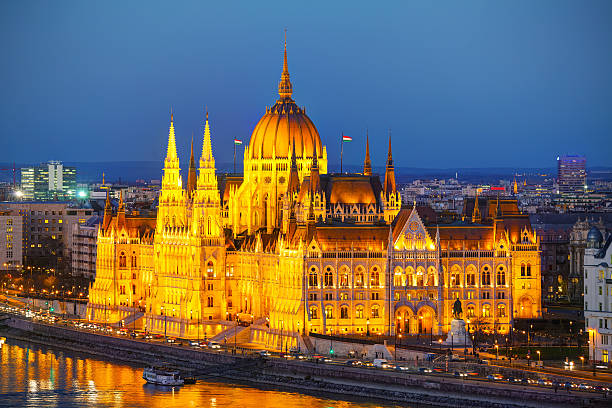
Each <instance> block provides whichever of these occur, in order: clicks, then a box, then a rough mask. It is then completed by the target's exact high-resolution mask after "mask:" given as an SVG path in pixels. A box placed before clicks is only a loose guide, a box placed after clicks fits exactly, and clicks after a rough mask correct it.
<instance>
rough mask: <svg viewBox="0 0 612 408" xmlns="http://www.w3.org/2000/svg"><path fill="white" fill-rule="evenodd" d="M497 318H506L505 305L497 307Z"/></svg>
mask: <svg viewBox="0 0 612 408" xmlns="http://www.w3.org/2000/svg"><path fill="white" fill-rule="evenodd" d="M497 317H506V305H504V304H499V305H497Z"/></svg>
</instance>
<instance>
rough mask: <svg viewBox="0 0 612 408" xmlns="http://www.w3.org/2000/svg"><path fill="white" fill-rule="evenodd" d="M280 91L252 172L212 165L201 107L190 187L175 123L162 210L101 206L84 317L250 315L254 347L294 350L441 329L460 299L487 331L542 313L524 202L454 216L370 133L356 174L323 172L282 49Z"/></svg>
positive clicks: (215, 322) (468, 208)
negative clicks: (323, 337)
mask: <svg viewBox="0 0 612 408" xmlns="http://www.w3.org/2000/svg"><path fill="white" fill-rule="evenodd" d="M278 93H279V98H278V100H277V101H276V103H275V104H274V105H273V106H272V107H270V108H267V109H266V113H265V115H264V116H263V117H262V118H261V120H260V121H259V123H258V124H257V125H256V127H255V129H254V130H253V133H252V136H251V138H250V142H249V144H248V145H247V146H246V148H245V151H244V172H243V174H242V175H236V174H231V175H219V174H217V173H216V169H215V158H214V156H213V149H212V140H213V135H212V133H211V130H210V125H209V120H208V115H207V117H206V122H205V130H204V135H203V146H202V151H201V154H200V159H199V164H198V165H197V166H196V163H195V160H194V153H193V144H192V149H191V160H190V163H189V168H188V172H187V182H186V183H185V182H184V181H183V178H182V176H181V169H180V165H179V159H178V155H177V149H176V139H175V138H176V136H175V131H174V123H173V117H172V116H171V118H170V130H169V136H168V149H167V154H166V158H165V161H164V167H163V177H162V186H161V191H160V195H159V206H158V210H157V214H156V217H155V218H144V217H141V216H138V215H135V214H134V215H132V214H129V213H126V210H125V205H124V203H123V200H120V203H119V207H118V209H117V211H116V212H114V211H113V209H112V207H111V205H110V202H109V201H108V200H107V205H106V208H105V211H104V221H103V223H102V224H101V226H100V229H99V232H98V238H97V251H98V252H97V266H96V278H95V282H94V283H93V284H92V285H91V287H90V290H89V304H88V307H87V317H88V318H89V319H91V320H93V321H97V322H102V323H108V324H119V323H120V322H123V323H124V324H126V322H130V321H133V320H135V319H138V325H139V327H141V328H143V329H144V330H146V331H149V332H153V333H161V334H164V333H166V334H167V335H169V336H178V337H182V338H194V339H195V338H204V337H205V336H207V337H208V338H211V337H212V336H215V335H218V334H219V333H223V332H224V330H227V329H229V328H232V327H233V326H234V325H236V321H237V320H238V319H242V320H245V316H246V319H247V320H248V318H249V317H250V319H251V321H252V323H253V324H252V325H251V327H250V334H249V336H250V337H249V339H248V341H250V342H253V343H260V344H263V345H268V346H276V345H278V344H281V345H282V344H285V345H286V347H287V346H288V347H291V346H293V345H295V344H297V343H298V339H299V336H300V335H305V334H308V333H313V332H314V333H323V334H334V335H342V334H351V335H355V334H364V335H365V334H374V335H375V334H383V335H395V334H398V333H401V334H404V335H414V334H434V335H437V334H444V333H446V332H448V330H449V328H450V322H451V320H452V319H453V316H452V309H453V303H454V302H455V300H456V299H460V300H461V302H462V305H463V311H464V313H463V315H464V316H463V318H464V319H465V320H466V321H469V323H471V324H472V327H474V328H478V329H482V330H490V331H496V332H500V333H507V332H508V331H509V330H510V329H511V328H512V325H513V322H514V319H517V318H537V317H540V316H541V307H540V305H541V301H540V246H539V237H537V236H536V233H535V231H534V230H533V229H532V228H531V225H530V223H529V218H528V216H527V215H525V214H521V213H520V211H519V210H518V207H517V203H516V201H515V200H512V199H500V198H497V199H495V198H493V199H491V198H489V199H484V198H480V199H479V197H478V196H476V197H473V198H469V199H466V202H465V205H464V209H463V214H461V216H460V217H457V218H455V219H453V220H448V219H447V218H446V217H444V216H442V215H441V214H437V213H436V212H435V211H433V210H432V209H430V208H427V207H417V206H416V205H413V204H412V203H410V204H408V203H402V200H401V196H400V194H399V192H398V189H397V186H396V182H395V171H394V165H393V157H392V151H391V139H389V150H388V155H387V160H386V166H385V174H384V177H383V176H379V175H378V174H374V173H373V172H372V165H371V162H370V157H369V146H368V143H369V141H366V146H365V160H364V165H363V171H362V172H361V173H350V174H347V173H342V174H329V173H328V172H327V163H328V162H327V150H326V148H325V146H324V145H323V143H322V141H321V138H320V136H319V133H318V132H317V129H316V127H315V125H314V123H313V122H312V121H311V120H310V118H309V117H308V116H307V115H306V109H305V108H304V107H300V106H298V105H297V104H296V103H295V102H294V100H293V99H292V94H293V89H292V84H291V81H290V78H289V71H288V67H287V49H286V45H285V54H284V65H283V71H282V75H281V81H280V83H279V86H278ZM469 323H468V324H469ZM127 324H129V323H127Z"/></svg>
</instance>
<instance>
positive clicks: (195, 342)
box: [189, 340, 200, 348]
mask: <svg viewBox="0 0 612 408" xmlns="http://www.w3.org/2000/svg"><path fill="white" fill-rule="evenodd" d="M189 346H190V347H195V348H200V343H198V342H197V341H193V340H190V341H189Z"/></svg>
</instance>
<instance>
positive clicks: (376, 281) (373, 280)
mask: <svg viewBox="0 0 612 408" xmlns="http://www.w3.org/2000/svg"><path fill="white" fill-rule="evenodd" d="M378 285H380V274H379V273H378V268H377V267H374V269H372V272H370V287H373V286H378Z"/></svg>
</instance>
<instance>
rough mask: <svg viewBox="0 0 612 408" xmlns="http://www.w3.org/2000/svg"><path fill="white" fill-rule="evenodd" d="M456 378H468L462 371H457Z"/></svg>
mask: <svg viewBox="0 0 612 408" xmlns="http://www.w3.org/2000/svg"><path fill="white" fill-rule="evenodd" d="M453 375H454V376H455V377H467V374H466V373H463V372H461V371H455V373H454V374H453Z"/></svg>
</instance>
